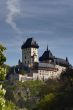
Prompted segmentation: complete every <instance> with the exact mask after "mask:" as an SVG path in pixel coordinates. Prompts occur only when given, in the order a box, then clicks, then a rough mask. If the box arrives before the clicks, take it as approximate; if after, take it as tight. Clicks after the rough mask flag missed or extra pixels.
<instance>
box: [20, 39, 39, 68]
mask: <svg viewBox="0 0 73 110" xmlns="http://www.w3.org/2000/svg"><path fill="white" fill-rule="evenodd" d="M38 48H39V46H38V44H37V43H36V41H34V39H33V38H28V39H27V40H26V42H25V43H23V45H22V46H21V49H22V63H23V64H25V65H26V66H30V67H31V66H32V65H33V63H34V62H38Z"/></svg>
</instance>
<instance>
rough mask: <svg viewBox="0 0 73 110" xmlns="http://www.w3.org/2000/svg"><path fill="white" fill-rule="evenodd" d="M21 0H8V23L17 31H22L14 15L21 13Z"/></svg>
mask: <svg viewBox="0 0 73 110" xmlns="http://www.w3.org/2000/svg"><path fill="white" fill-rule="evenodd" d="M19 4H20V0H7V2H6V5H7V10H8V14H7V16H6V23H8V24H9V25H10V26H11V27H12V28H13V29H14V30H15V31H16V32H17V33H21V31H20V29H19V28H18V27H17V25H16V23H15V22H14V17H16V16H17V15H20V14H21V10H20V5H19Z"/></svg>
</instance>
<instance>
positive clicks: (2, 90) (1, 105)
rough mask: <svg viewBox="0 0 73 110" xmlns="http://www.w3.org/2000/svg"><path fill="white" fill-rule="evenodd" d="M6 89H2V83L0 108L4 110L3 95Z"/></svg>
mask: <svg viewBox="0 0 73 110" xmlns="http://www.w3.org/2000/svg"><path fill="white" fill-rule="evenodd" d="M5 93H6V91H5V90H4V89H2V85H0V110H5V99H4V95H5Z"/></svg>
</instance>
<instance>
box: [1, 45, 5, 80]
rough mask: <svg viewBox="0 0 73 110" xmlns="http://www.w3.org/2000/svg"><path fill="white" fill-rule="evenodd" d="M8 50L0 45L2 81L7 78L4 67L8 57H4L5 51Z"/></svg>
mask: <svg viewBox="0 0 73 110" xmlns="http://www.w3.org/2000/svg"><path fill="white" fill-rule="evenodd" d="M5 50H6V48H5V47H4V46H3V45H1V44H0V80H4V79H5V76H6V69H5V68H4V67H3V64H4V62H5V61H6V57H5V56H4V51H5Z"/></svg>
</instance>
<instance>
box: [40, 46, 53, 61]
mask: <svg viewBox="0 0 73 110" xmlns="http://www.w3.org/2000/svg"><path fill="white" fill-rule="evenodd" d="M50 59H54V56H53V54H52V52H51V51H50V50H48V47H47V50H46V51H45V52H44V53H43V55H42V56H41V57H40V58H39V61H44V60H50Z"/></svg>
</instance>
